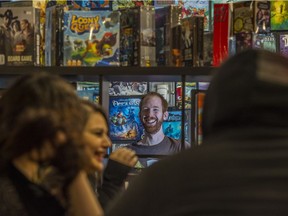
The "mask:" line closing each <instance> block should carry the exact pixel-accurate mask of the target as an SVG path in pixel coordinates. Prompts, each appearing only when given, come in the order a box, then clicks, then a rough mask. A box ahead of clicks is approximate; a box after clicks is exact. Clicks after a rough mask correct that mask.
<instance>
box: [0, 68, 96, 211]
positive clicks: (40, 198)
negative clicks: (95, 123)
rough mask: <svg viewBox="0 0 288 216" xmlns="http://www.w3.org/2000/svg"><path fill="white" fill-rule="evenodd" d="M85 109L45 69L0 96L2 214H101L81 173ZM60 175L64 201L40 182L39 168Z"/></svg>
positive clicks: (70, 91) (19, 81) (17, 83)
mask: <svg viewBox="0 0 288 216" xmlns="http://www.w3.org/2000/svg"><path fill="white" fill-rule="evenodd" d="M87 120H88V113H87V110H85V109H83V106H81V104H80V103H79V99H78V97H77V95H76V94H75V91H74V89H73V88H72V86H70V85H69V84H68V83H67V82H65V81H64V80H62V79H61V78H60V77H58V76H54V75H49V74H46V73H41V72H39V73H37V74H29V75H25V76H23V77H22V78H20V79H19V80H18V81H16V82H15V83H14V85H12V86H11V87H10V88H9V89H8V90H7V91H6V92H5V93H4V94H3V96H2V98H1V100H0V165H1V167H0V171H1V172H0V173H1V174H0V194H1V195H0V203H1V205H0V215H9V216H14V215H15V216H16V215H17V216H18V215H24V216H26V215H29V216H30V215H31V216H34V215H35V216H36V215H37V216H39V215H42V216H45V215H47V216H48V215H49V216H50V215H53V216H54V215H56V216H58V215H63V216H64V215H67V213H69V214H71V215H75V216H77V215H85V216H87V215H102V209H101V207H100V206H99V203H98V201H97V200H96V199H95V196H94V193H93V191H92V190H91V187H90V186H89V182H88V179H87V175H86V172H85V171H84V164H85V151H84V148H83V145H82V143H83V131H84V128H85V125H86V122H87ZM44 165H52V166H53V167H54V168H55V169H57V170H58V171H59V173H61V175H62V178H63V181H64V184H63V187H62V188H61V189H62V190H63V194H64V195H65V197H66V200H67V202H66V205H65V206H63V205H61V204H60V202H59V201H58V200H57V199H56V198H55V197H54V196H53V195H52V194H51V193H50V192H48V191H47V190H46V189H44V188H43V187H42V186H40V185H39V171H40V170H41V167H43V166H44Z"/></svg>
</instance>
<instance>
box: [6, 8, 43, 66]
mask: <svg viewBox="0 0 288 216" xmlns="http://www.w3.org/2000/svg"><path fill="white" fill-rule="evenodd" d="M39 21H40V10H39V9H36V8H33V7H9V8H7V7H1V8H0V65H17V66H20V65H21V66H23V65H36V66H37V65H40V23H39Z"/></svg>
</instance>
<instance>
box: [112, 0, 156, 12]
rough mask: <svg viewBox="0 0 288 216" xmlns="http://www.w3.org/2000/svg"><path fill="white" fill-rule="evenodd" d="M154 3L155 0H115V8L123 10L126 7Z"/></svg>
mask: <svg viewBox="0 0 288 216" xmlns="http://www.w3.org/2000/svg"><path fill="white" fill-rule="evenodd" d="M147 5H148V6H149V5H154V1H153V0H142V1H141V0H114V1H113V5H112V7H113V10H121V9H125V8H134V7H141V6H147Z"/></svg>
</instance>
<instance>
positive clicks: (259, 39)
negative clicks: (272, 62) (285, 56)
mask: <svg viewBox="0 0 288 216" xmlns="http://www.w3.org/2000/svg"><path fill="white" fill-rule="evenodd" d="M279 42H280V41H279ZM253 48H254V49H265V50H269V51H271V52H276V50H277V47H276V38H275V35H274V34H273V33H269V34H253Z"/></svg>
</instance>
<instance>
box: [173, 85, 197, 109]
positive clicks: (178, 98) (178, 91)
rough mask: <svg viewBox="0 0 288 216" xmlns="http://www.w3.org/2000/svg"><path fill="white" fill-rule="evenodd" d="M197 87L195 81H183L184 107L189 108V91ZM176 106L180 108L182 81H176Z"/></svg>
mask: <svg viewBox="0 0 288 216" xmlns="http://www.w3.org/2000/svg"><path fill="white" fill-rule="evenodd" d="M196 88H197V85H196V82H186V83H185V99H184V102H185V109H191V91H192V90H195V89H196ZM176 107H177V108H178V109H181V108H182V83H181V82H177V83H176Z"/></svg>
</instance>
